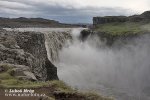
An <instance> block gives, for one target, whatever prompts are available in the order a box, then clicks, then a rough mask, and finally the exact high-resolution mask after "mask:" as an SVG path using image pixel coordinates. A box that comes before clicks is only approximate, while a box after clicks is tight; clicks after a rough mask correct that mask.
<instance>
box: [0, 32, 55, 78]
mask: <svg viewBox="0 0 150 100" xmlns="http://www.w3.org/2000/svg"><path fill="white" fill-rule="evenodd" d="M0 64H14V65H15V66H18V67H17V68H16V67H14V68H15V69H14V72H15V73H16V75H17V72H18V73H21V74H19V75H17V76H19V77H20V76H21V77H22V76H25V77H24V78H27V79H28V78H29V79H30V78H32V79H34V80H36V79H37V80H40V81H46V80H55V79H58V77H57V69H56V67H55V66H54V65H53V64H52V63H51V62H50V61H49V60H48V57H47V51H46V48H45V38H44V34H42V33H35V32H8V31H5V30H0ZM22 66H23V67H22Z"/></svg>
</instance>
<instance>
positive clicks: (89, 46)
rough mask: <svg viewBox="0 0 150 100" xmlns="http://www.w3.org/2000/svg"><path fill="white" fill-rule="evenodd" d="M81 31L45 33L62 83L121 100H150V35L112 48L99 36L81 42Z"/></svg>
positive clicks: (79, 29)
mask: <svg viewBox="0 0 150 100" xmlns="http://www.w3.org/2000/svg"><path fill="white" fill-rule="evenodd" d="M81 30H83V29H82V28H74V29H68V30H67V31H59V32H58V31H52V32H48V31H45V32H43V33H44V34H45V39H46V42H45V44H46V49H47V52H48V58H49V59H50V60H51V61H52V62H53V63H54V64H55V65H56V66H57V69H58V76H59V79H60V80H63V81H65V82H66V83H67V84H68V85H70V86H72V87H74V88H75V89H79V90H83V91H84V90H89V91H97V92H99V93H100V94H102V95H107V96H113V97H114V98H116V99H117V100H150V35H144V36H141V37H138V38H136V39H133V40H131V41H128V42H127V43H126V44H123V45H121V46H119V47H118V46H117V43H116V45H114V46H113V47H111V48H110V47H108V46H106V45H105V43H104V42H102V41H100V39H99V37H98V36H96V35H95V36H89V37H88V38H87V39H86V40H85V41H81V40H80V39H79V35H80V32H81Z"/></svg>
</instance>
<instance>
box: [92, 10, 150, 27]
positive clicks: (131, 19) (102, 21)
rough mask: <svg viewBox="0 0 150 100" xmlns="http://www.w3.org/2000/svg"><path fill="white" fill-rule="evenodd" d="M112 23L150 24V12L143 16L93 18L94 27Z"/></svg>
mask: <svg viewBox="0 0 150 100" xmlns="http://www.w3.org/2000/svg"><path fill="white" fill-rule="evenodd" d="M112 22H150V11H145V12H144V13H142V14H141V15H133V16H104V17H93V25H94V26H96V25H99V24H105V23H112Z"/></svg>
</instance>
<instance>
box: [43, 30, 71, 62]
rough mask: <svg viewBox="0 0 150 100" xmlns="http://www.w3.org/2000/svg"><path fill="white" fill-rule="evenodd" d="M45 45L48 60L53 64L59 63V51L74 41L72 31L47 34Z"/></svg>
mask: <svg viewBox="0 0 150 100" xmlns="http://www.w3.org/2000/svg"><path fill="white" fill-rule="evenodd" d="M44 35H45V45H46V49H47V55H48V59H49V60H50V61H51V62H55V61H58V60H59V59H58V56H59V51H60V50H61V49H62V47H63V46H64V45H65V43H66V42H67V41H71V40H72V36H71V34H70V31H68V32H46V33H44Z"/></svg>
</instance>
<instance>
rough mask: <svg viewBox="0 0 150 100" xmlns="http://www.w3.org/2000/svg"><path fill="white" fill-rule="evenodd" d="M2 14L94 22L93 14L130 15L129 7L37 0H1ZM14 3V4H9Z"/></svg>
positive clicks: (0, 8)
mask: <svg viewBox="0 0 150 100" xmlns="http://www.w3.org/2000/svg"><path fill="white" fill-rule="evenodd" d="M0 1H3V2H5V3H2V4H0V5H1V6H0V15H1V16H5V17H22V16H23V17H44V18H49V19H55V20H59V21H61V22H67V23H73V22H77V23H78V22H92V17H93V16H106V15H129V14H130V13H129V12H128V11H129V10H128V9H123V8H106V7H99V8H96V7H84V8H74V7H65V6H62V5H60V4H57V3H56V2H52V3H51V4H50V3H46V2H45V1H43V2H42V1H41V2H36V1H35V0H0ZM8 4H12V5H10V6H9V5H8Z"/></svg>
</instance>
